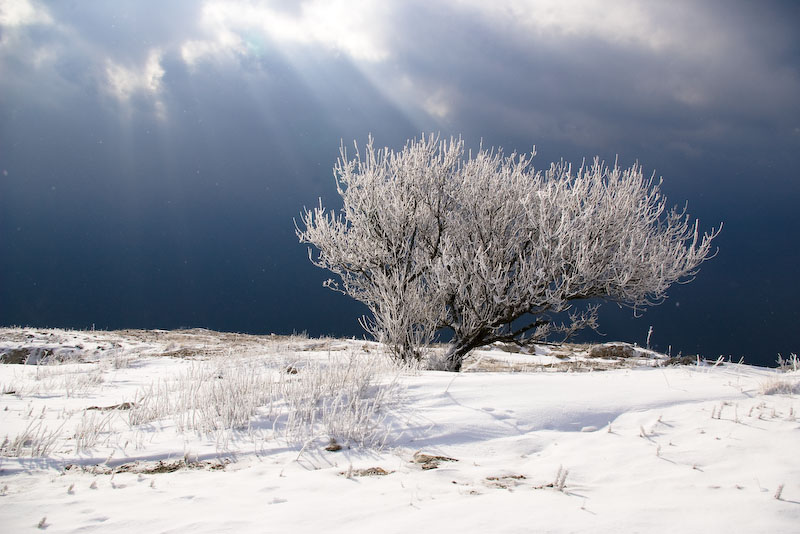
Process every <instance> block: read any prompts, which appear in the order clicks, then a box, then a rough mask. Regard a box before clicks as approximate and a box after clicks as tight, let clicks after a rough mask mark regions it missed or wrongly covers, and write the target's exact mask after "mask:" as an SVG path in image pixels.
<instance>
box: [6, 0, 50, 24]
mask: <svg viewBox="0 0 800 534" xmlns="http://www.w3.org/2000/svg"><path fill="white" fill-rule="evenodd" d="M52 22H53V19H52V18H51V17H50V14H49V13H48V12H47V10H46V9H45V8H43V7H41V6H39V5H34V4H33V3H32V2H30V0H0V24H2V25H3V26H27V25H31V24H52Z"/></svg>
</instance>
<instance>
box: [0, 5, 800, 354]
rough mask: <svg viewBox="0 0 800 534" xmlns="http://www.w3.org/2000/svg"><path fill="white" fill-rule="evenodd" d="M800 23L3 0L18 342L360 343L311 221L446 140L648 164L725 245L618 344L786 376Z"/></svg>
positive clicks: (548, 12) (0, 193) (1, 221)
mask: <svg viewBox="0 0 800 534" xmlns="http://www.w3.org/2000/svg"><path fill="white" fill-rule="evenodd" d="M798 27H800V4H797V3H792V2H779V1H767V2H759V3H752V2H738V1H713V0H712V1H708V2H695V1H689V0H676V1H672V2H668V3H667V2H636V1H633V0H614V1H611V0H609V1H604V2H593V1H589V0H576V1H574V2H559V1H556V0H530V1H526V0H498V1H494V2H488V1H479V0H459V1H454V2H430V1H426V0H405V1H399V0H385V1H369V0H359V1H350V2H348V1H342V0H332V1H322V0H309V1H291V0H276V1H250V0H232V1H228V2H222V1H220V0H207V1H203V2H198V1H194V0H174V1H170V2H156V1H152V0H135V1H134V0H118V1H115V2H93V3H89V2H44V1H40V0H0V171H2V172H1V173H0V302H2V303H3V306H0V324H25V323H27V324H42V323H46V324H48V325H52V326H59V325H64V326H79V327H85V326H87V325H90V324H92V323H96V324H97V325H98V326H99V325H101V324H103V321H106V323H105V326H108V327H123V326H142V327H152V326H161V327H176V326H185V325H199V326H208V327H212V328H218V329H224V330H243V331H254V332H264V331H289V332H290V331H292V330H293V329H299V330H302V329H308V330H309V332H310V333H318V334H321V333H333V334H337V335H342V334H348V335H360V334H361V332H360V331H359V330H358V326H357V324H356V322H355V320H354V317H357V316H358V314H359V313H361V312H362V311H363V310H361V309H360V308H357V307H355V306H353V305H352V304H350V303H348V302H347V300H346V299H344V298H342V297H339V296H337V295H332V294H328V293H326V292H325V291H324V289H323V288H321V287H320V284H321V280H323V279H324V273H321V272H319V271H317V270H315V269H314V268H313V267H312V266H310V265H308V263H307V258H306V255H305V251H304V250H303V249H302V247H300V246H299V245H297V243H296V238H295V236H294V233H293V228H292V224H291V220H292V218H293V217H295V216H297V215H298V213H299V212H300V210H301V209H302V207H303V205H312V204H314V203H316V201H317V198H318V197H320V196H322V197H325V199H326V204H328V205H333V204H335V198H336V196H335V195H336V193H335V188H334V186H333V180H332V177H331V166H332V164H333V162H334V160H335V158H336V155H337V150H338V146H339V142H340V140H343V141H344V142H345V143H348V144H349V143H351V142H352V141H353V140H354V139H357V140H358V141H359V142H360V143H362V142H363V141H364V140H365V139H366V136H367V135H368V134H369V133H372V134H373V136H374V137H375V139H376V142H377V143H378V144H380V145H387V146H391V147H393V148H398V147H400V146H402V144H403V142H404V141H405V140H406V139H407V138H409V137H413V136H416V135H419V134H420V133H421V132H423V131H425V132H430V131H434V132H441V133H442V135H444V136H449V135H453V134H455V135H458V134H463V136H464V138H465V140H466V141H467V143H468V144H471V145H472V146H477V144H478V143H479V142H480V140H481V139H483V141H484V144H485V145H487V146H492V145H494V146H497V145H502V146H503V147H504V149H505V150H506V151H508V152H511V151H513V150H517V151H524V152H527V151H529V150H530V148H531V146H532V145H534V144H535V145H536V146H537V150H538V152H539V156H537V159H536V161H535V164H536V165H538V166H543V165H547V164H548V163H549V161H551V160H558V159H559V158H561V157H564V158H566V159H568V160H570V161H573V162H579V161H580V158H582V157H592V156H594V155H596V154H597V155H600V157H601V158H604V159H606V160H607V161H612V160H613V159H614V158H616V157H617V156H619V158H620V161H621V163H623V164H629V163H632V162H633V160H635V159H640V160H641V161H642V163H643V164H644V165H645V168H646V169H647V170H648V171H652V170H655V171H656V172H657V174H658V175H663V176H664V179H665V182H664V187H665V191H666V193H667V194H668V196H669V199H670V200H671V201H674V202H679V203H682V202H683V201H684V200H688V201H689V211H690V213H692V214H693V215H696V216H698V217H700V219H701V226H705V227H706V228H709V227H711V226H714V225H717V224H718V223H719V221H720V220H723V221H724V222H725V231H724V232H723V234H722V235H721V236H720V239H719V244H720V248H721V250H720V255H719V256H718V257H717V258H716V259H714V260H713V261H711V262H709V263H708V264H706V265H704V267H703V269H702V270H701V272H700V275H699V277H698V278H697V280H696V281H695V282H693V283H692V284H690V285H688V286H686V287H680V288H676V289H675V291H673V292H671V296H672V297H671V298H672V300H671V301H668V302H667V303H666V304H664V305H663V306H661V307H658V308H654V309H653V310H650V311H648V312H647V314H645V316H644V318H643V319H642V320H641V321H639V320H631V319H629V318H628V316H625V318H622V319H619V318H617V319H614V320H613V321H611V322H606V323H604V324H603V326H607V327H608V333H609V336H613V337H625V338H626V339H630V340H636V339H635V336H636V335H638V334H637V333H641V334H642V335H643V334H644V333H645V332H647V329H648V328H647V327H648V326H649V325H650V324H654V326H655V332H656V335H655V338H654V342H663V346H662V348H666V346H667V345H668V344H671V345H673V347H674V348H675V350H676V351H677V350H684V351H685V352H686V351H698V350H699V351H703V352H704V353H706V354H708V355H711V356H714V355H715V354H717V353H726V354H728V353H734V354H740V355H744V356H748V355H749V354H751V353H759V354H763V358H764V361H765V362H766V361H774V359H775V353H777V352H779V351H781V352H783V353H788V352H790V351H795V352H796V351H797V350H798V345H800V338H798V337H797V335H794V334H789V333H788V332H789V331H790V330H791V329H793V328H794V326H793V325H794V324H795V323H796V322H797V321H798V320H800V311H798V307H797V305H796V302H797V301H798V300H800V293H798V291H799V289H798V285H797V284H796V282H795V280H794V279H795V276H794V271H795V266H796V264H797V263H798V262H800V256H799V255H800V252H798V250H797V247H795V246H793V242H792V241H791V237H792V236H796V235H798V234H800V223H799V222H798V219H797V218H796V217H794V212H795V211H796V206H797V205H798V204H800V182H798V181H797V179H796V176H794V174H796V173H795V172H794V171H793V169H794V166H795V160H796V156H797V154H798V153H800V133H799V132H800V68H799V67H798V66H799V65H800V39H799V38H798V33H799V32H798V31H797V28H798ZM43 258H47V260H46V261H43ZM678 303H680V306H679V307H678V306H677V304H678ZM70 310H72V311H70ZM620 317H621V315H620ZM650 321H652V323H650ZM645 323H646V324H645ZM731 332H734V333H735V335H733V334H731ZM748 332H752V333H748ZM756 338H758V339H768V340H774V341H769V342H768V343H769V346H768V347H762V346H761V345H760V344H759V343H758V342H756V341H753V339H756ZM659 340H661V341H659ZM790 341H791V343H790Z"/></svg>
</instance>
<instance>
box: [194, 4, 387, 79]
mask: <svg viewBox="0 0 800 534" xmlns="http://www.w3.org/2000/svg"><path fill="white" fill-rule="evenodd" d="M385 15H386V12H385V8H384V4H382V3H381V2H377V1H373V0H360V1H356V2H352V1H351V2H345V1H341V0H337V1H323V0H312V1H310V2H306V3H303V4H302V5H301V6H300V7H299V8H298V9H296V10H295V11H287V10H282V9H279V8H276V7H273V6H271V5H269V4H260V3H258V4H257V3H252V2H221V1H217V0H213V1H210V2H207V3H206V4H205V5H204V7H203V11H202V16H201V21H202V26H203V27H204V28H205V29H206V30H207V32H208V34H209V38H208V39H206V40H191V41H188V42H186V43H184V45H183V46H182V49H181V53H182V57H183V59H184V61H186V62H187V63H188V64H190V65H191V64H194V63H195V62H197V61H198V60H199V59H201V58H203V57H207V56H218V55H221V54H245V53H247V51H248V47H247V44H246V39H244V38H243V37H242V35H244V34H247V33H250V32H254V31H255V32H258V33H261V34H263V35H264V36H265V37H267V38H269V39H270V40H273V41H276V42H278V43H281V42H283V43H290V44H303V45H315V44H317V45H322V46H325V47H327V48H329V49H333V50H336V51H340V52H342V53H345V54H347V55H349V56H350V57H352V58H353V59H355V60H358V61H367V62H374V61H381V60H384V59H386V58H387V57H388V54H389V53H388V49H387V48H386V46H385V44H384V43H383V41H382V39H381V34H382V32H381V28H382V26H383V23H384V22H385Z"/></svg>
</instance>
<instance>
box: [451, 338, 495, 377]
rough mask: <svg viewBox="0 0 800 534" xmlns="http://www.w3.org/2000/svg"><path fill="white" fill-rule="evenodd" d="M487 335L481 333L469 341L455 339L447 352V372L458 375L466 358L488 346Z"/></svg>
mask: <svg viewBox="0 0 800 534" xmlns="http://www.w3.org/2000/svg"><path fill="white" fill-rule="evenodd" d="M485 338H486V334H485V333H483V332H479V333H477V334H475V335H473V336H470V337H469V338H467V339H460V340H459V339H454V340H453V344H452V345H450V348H449V349H448V350H447V355H446V356H445V360H446V361H447V368H446V370H447V371H452V372H454V373H457V372H459V371H461V365H462V364H463V363H464V358H465V357H466V356H467V354H469V353H470V352H472V351H473V350H474V349H477V348H478V347H481V346H483V345H485V344H486V339H485Z"/></svg>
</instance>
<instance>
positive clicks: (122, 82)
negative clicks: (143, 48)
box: [106, 49, 166, 118]
mask: <svg viewBox="0 0 800 534" xmlns="http://www.w3.org/2000/svg"><path fill="white" fill-rule="evenodd" d="M164 72H165V71H164V68H163V67H162V66H161V51H160V50H158V49H153V50H151V51H150V53H149V54H148V56H147V60H146V62H145V63H144V65H143V66H141V67H139V68H136V67H133V68H131V67H126V66H124V65H120V64H118V63H114V62H113V61H112V60H110V59H108V60H106V78H107V81H108V85H107V88H108V90H109V91H110V92H111V94H112V95H113V96H114V97H116V98H117V99H118V100H119V101H120V102H123V103H127V102H128V100H130V98H131V97H132V96H133V95H135V94H145V95H148V96H150V97H151V98H153V102H154V105H155V109H156V115H157V116H159V118H164V116H165V111H166V109H165V106H164V103H163V101H162V100H161V98H160V94H159V93H160V91H161V82H162V79H163V77H164Z"/></svg>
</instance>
